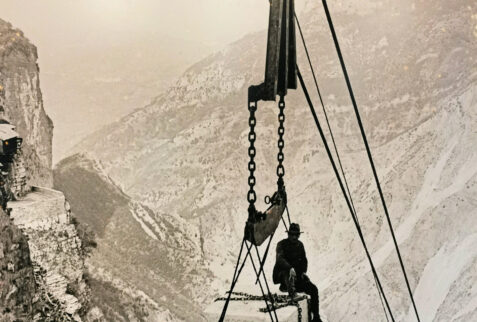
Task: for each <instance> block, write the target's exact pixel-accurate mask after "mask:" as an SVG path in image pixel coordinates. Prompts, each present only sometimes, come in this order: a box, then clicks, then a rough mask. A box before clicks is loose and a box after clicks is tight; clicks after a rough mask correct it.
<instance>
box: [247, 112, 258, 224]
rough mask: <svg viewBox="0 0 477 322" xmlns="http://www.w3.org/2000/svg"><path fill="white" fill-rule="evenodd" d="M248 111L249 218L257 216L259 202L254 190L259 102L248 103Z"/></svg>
mask: <svg viewBox="0 0 477 322" xmlns="http://www.w3.org/2000/svg"><path fill="white" fill-rule="evenodd" d="M248 110H249V112H250V117H249V118H248V125H249V127H250V131H249V133H248V142H249V143H250V146H249V148H248V156H249V158H250V161H249V162H248V170H249V171H250V174H249V176H248V186H249V190H248V193H247V201H248V203H249V216H252V215H255V201H256V200H257V195H256V193H255V190H254V186H255V175H254V172H255V170H256V165H255V156H256V150H255V139H256V134H255V125H256V124H257V120H256V118H255V112H256V111H257V102H248Z"/></svg>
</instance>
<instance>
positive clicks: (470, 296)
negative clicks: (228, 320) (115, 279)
mask: <svg viewBox="0 0 477 322" xmlns="http://www.w3.org/2000/svg"><path fill="white" fill-rule="evenodd" d="M318 3H319V2H318V1H310V2H309V4H308V6H307V9H306V10H305V12H303V13H302V14H301V15H300V16H299V17H300V19H301V23H302V27H303V29H304V33H305V37H306V39H307V40H308V46H309V50H310V52H311V54H312V57H314V64H315V66H316V70H317V73H318V80H319V82H320V84H321V90H322V93H323V94H324V100H325V104H326V106H327V108H328V111H329V116H330V119H331V126H332V127H333V129H334V135H335V137H336V139H337V141H338V142H337V143H338V148H339V149H340V152H341V156H342V159H343V163H344V167H345V169H346V173H347V177H348V180H349V182H350V185H351V187H350V188H351V192H352V194H353V198H354V200H355V204H356V207H357V211H358V216H359V218H360V222H361V224H362V226H363V227H364V228H363V230H364V234H365V238H366V239H367V241H368V243H369V245H370V247H371V249H372V253H373V257H375V260H376V263H377V267H378V271H379V273H380V275H381V276H382V281H383V283H384V289H385V291H386V292H389V294H391V295H390V302H391V307H392V308H393V309H394V310H395V317H396V318H397V320H399V321H412V320H413V315H412V310H411V308H410V302H409V299H408V295H407V290H406V289H405V284H404V281H403V278H402V275H401V272H400V269H399V265H398V262H397V258H396V256H395V254H394V253H393V249H392V243H391V241H390V236H389V230H388V228H387V223H386V220H385V219H383V211H382V208H381V205H380V201H379V200H378V198H377V196H378V195H377V192H376V189H375V186H374V182H373V180H372V174H371V172H370V168H369V165H368V161H367V158H366V155H365V154H364V152H363V145H362V141H361V139H360V136H359V129H358V127H357V125H356V121H355V119H354V114H353V111H352V107H351V104H350V103H349V98H348V96H347V92H346V87H345V84H344V81H343V78H342V76H341V72H340V67H339V64H338V61H337V59H336V55H335V51H334V48H333V43H332V42H331V38H330V36H329V31H328V27H327V26H326V22H325V20H324V19H323V12H322V9H321V8H319V7H317V5H316V4H318ZM330 6H331V7H330V10H331V11H332V14H333V13H336V15H335V16H334V17H335V25H336V28H337V32H338V36H339V38H340V44H341V46H342V50H343V52H344V55H345V57H344V58H345V61H346V62H347V67H348V71H349V72H350V77H351V81H352V84H353V88H354V91H355V93H356V95H357V101H358V105H359V106H360V108H361V113H362V115H361V116H362V118H363V122H364V126H365V128H366V130H367V133H368V138H369V140H370V142H371V145H372V150H373V154H374V158H375V162H376V164H377V169H378V174H379V177H380V179H381V182H382V185H383V189H384V191H385V196H386V198H387V201H388V207H389V210H390V213H391V215H392V221H393V223H394V226H395V230H396V232H397V237H398V240H399V242H400V244H401V251H402V253H403V255H404V262H405V263H406V265H407V271H408V275H409V277H410V283H411V287H412V288H413V290H414V292H415V294H416V301H417V304H418V307H419V308H420V310H422V312H423V313H422V316H425V318H426V320H428V321H431V320H435V321H449V320H456V321H471V320H474V319H476V318H477V307H476V305H475V303H476V299H477V291H476V289H475V288H470V287H469V285H474V284H475V283H476V281H477V275H476V272H475V264H476V260H477V259H476V258H477V254H476V253H475V248H472V247H471V245H473V244H474V243H475V238H476V236H477V230H476V228H475V227H477V222H476V217H475V211H474V208H475V202H474V198H473V197H472V196H473V195H474V194H475V187H476V185H475V183H476V178H477V169H476V168H475V166H474V165H475V164H477V162H476V157H477V155H476V153H475V149H474V147H475V145H476V144H477V137H476V135H475V130H474V129H475V127H476V122H477V115H476V113H475V110H476V108H475V107H476V105H477V103H476V102H477V98H476V97H477V96H476V95H477V93H476V82H477V61H476V60H475V57H473V53H475V52H476V51H477V47H476V44H477V42H476V39H477V34H476V32H475V27H476V24H477V20H476V18H475V16H476V12H477V8H476V7H475V5H473V4H469V2H468V1H464V0H459V1H452V2H451V1H437V2H435V3H433V5H432V6H431V5H429V4H428V3H426V2H423V1H414V0H407V1H400V2H399V3H396V2H392V1H370V2H367V3H366V4H363V3H362V2H354V1H353V2H344V1H343V2H336V4H334V5H330ZM335 9H336V10H335ZM265 36H266V34H265V33H256V34H253V35H249V36H247V37H245V38H243V39H241V40H239V41H237V42H235V43H233V44H231V45H230V46H228V47H227V48H226V49H224V50H223V51H222V52H220V53H217V54H215V55H213V56H211V57H209V58H208V59H206V60H204V61H202V62H199V63H198V64H196V65H194V66H192V67H191V68H190V69H189V70H188V71H187V72H186V73H185V74H184V76H183V77H182V78H181V79H180V80H179V81H178V82H177V84H176V85H175V86H173V87H171V88H170V89H169V90H168V91H167V92H166V93H164V94H163V95H161V96H159V97H158V98H157V99H156V100H155V101H154V102H153V103H152V104H151V105H149V106H146V107H145V108H143V109H140V110H138V111H136V112H135V113H133V114H131V115H129V116H128V117H125V118H123V119H122V120H121V121H120V122H117V123H115V124H113V125H111V126H109V127H107V128H105V129H103V130H102V131H100V132H98V133H96V134H95V135H93V136H91V137H90V138H89V139H88V140H85V142H83V144H82V145H81V146H79V147H78V149H79V150H82V151H90V152H92V153H93V155H94V156H95V157H96V158H98V159H100V160H101V162H102V164H103V166H104V169H105V171H106V173H107V174H108V175H109V176H110V177H111V178H112V180H114V181H115V182H117V183H118V184H119V185H120V186H121V188H122V190H123V191H124V192H125V193H127V194H128V195H130V196H131V197H132V198H134V199H135V200H140V201H141V202H142V203H143V204H144V205H147V206H148V207H149V208H151V209H152V210H153V211H154V212H156V213H159V214H160V213H162V212H164V211H165V210H167V214H169V215H171V216H172V217H174V218H176V220H178V221H183V222H186V223H187V226H191V227H194V228H196V229H197V230H198V232H199V236H198V241H199V245H200V247H201V248H200V249H201V251H202V258H201V259H202V260H203V264H201V265H204V266H206V267H210V269H211V270H212V272H213V274H214V275H215V277H216V279H215V281H216V283H215V284H210V285H208V286H207V288H206V290H203V292H204V293H214V292H216V294H219V292H223V291H224V290H225V289H226V287H227V285H228V283H227V282H228V281H227V279H228V278H230V276H232V268H233V265H234V263H233V260H234V259H235V256H236V255H237V252H238V245H239V241H240V239H241V238H242V232H243V224H244V221H245V220H246V216H247V214H246V209H247V205H246V198H245V197H246V191H247V185H246V182H247V181H246V176H247V175H248V173H247V171H246V170H247V167H246V164H247V155H246V151H247V150H246V148H247V145H248V142H247V131H248V128H247V121H246V120H247V118H248V113H247V110H246V97H247V96H246V90H247V86H248V85H250V84H258V83H260V82H261V81H262V79H263V67H264V60H263V59H264V57H265V52H264V49H265V48H264V44H265ZM299 48H301V47H299ZM300 52H301V54H300V56H299V65H300V67H301V70H302V72H303V73H304V74H305V78H306V81H307V84H309V85H308V87H309V89H310V90H311V88H313V87H312V86H311V84H312V83H311V81H310V80H311V76H310V74H309V72H308V71H307V67H306V61H305V60H304V56H303V51H302V50H300ZM312 95H314V96H315V94H314V92H313V94H312ZM302 96H303V95H302V93H301V91H300V90H297V91H296V92H292V93H290V94H289V95H288V97H287V108H286V110H285V112H286V115H287V119H286V128H287V130H286V134H285V140H286V148H285V166H286V169H287V172H286V177H285V180H286V185H287V191H288V196H289V208H290V210H291V211H292V216H293V218H295V220H297V221H298V222H300V223H301V224H302V225H303V226H304V230H306V233H305V234H304V235H303V237H302V238H303V240H304V243H305V245H306V247H307V252H308V255H309V257H310V258H311V260H310V275H311V277H312V279H313V280H315V281H316V282H317V284H318V286H319V287H320V291H321V298H322V306H323V309H324V312H325V313H326V315H327V316H328V318H329V319H330V320H336V321H350V320H351V321H382V320H383V318H384V315H383V312H382V309H381V304H380V302H379V298H378V297H377V293H376V290H375V286H374V282H373V280H372V278H371V276H372V275H371V274H370V273H369V267H368V264H367V263H366V261H364V256H363V251H362V249H361V245H360V243H359V241H358V239H357V236H356V232H355V230H354V227H353V226H352V223H351V219H350V216H349V213H348V212H347V209H346V205H345V204H344V202H343V198H342V196H341V194H340V191H339V188H338V186H337V185H336V180H335V178H334V176H333V174H332V171H331V167H330V166H329V162H328V160H327V156H326V155H325V154H324V153H323V150H324V149H323V146H322V145H321V143H320V142H319V139H318V138H317V132H316V128H315V125H314V124H313V122H312V119H311V117H310V115H309V112H308V110H307V107H306V105H305V103H304V100H303V98H302ZM316 102H318V101H317V100H316ZM316 105H317V106H318V103H317V104H316ZM276 115H277V109H276V107H275V104H269V103H267V104H264V103H260V104H259V109H258V112H257V120H258V125H257V128H256V130H257V137H258V139H257V146H258V147H257V158H256V159H257V182H258V184H257V191H258V196H259V200H261V198H262V197H260V196H265V195H266V194H270V193H272V192H273V191H274V189H275V182H276V178H275V167H276V157H275V156H276V152H277V151H276V148H275V147H276V134H275V133H276V127H277V121H276ZM320 117H321V118H322V115H321V114H320ZM264 206H265V205H260V207H264ZM117 225H118V226H119V223H118V224H117ZM185 226H186V225H185ZM142 228H143V230H144V231H146V229H145V228H144V227H142ZM125 233H127V232H125ZM129 233H130V232H129ZM178 233H179V234H182V235H187V234H188V233H187V232H186V231H179V232H178ZM282 237H284V233H283V231H282V230H280V231H278V232H277V237H276V239H280V238H282ZM115 238H117V239H118V240H119V239H120V238H124V235H121V236H117V237H115ZM273 247H274V244H272V249H273ZM272 265H273V260H269V262H268V263H267V265H266V266H265V270H266V272H268V273H269V272H270V271H271V269H272ZM196 276H197V278H200V275H199V274H197V275H196ZM245 276H247V274H245ZM249 276H252V274H249ZM123 278H126V277H124V275H123ZM244 279H245V280H246V279H247V278H246V277H245V278H244ZM436 281H439V286H436ZM250 285H253V281H248V284H247V283H244V284H243V285H242V286H243V288H242V289H243V290H248V291H253V290H254V289H253V288H252V289H250ZM209 300H211V299H209ZM171 301H173V300H171Z"/></svg>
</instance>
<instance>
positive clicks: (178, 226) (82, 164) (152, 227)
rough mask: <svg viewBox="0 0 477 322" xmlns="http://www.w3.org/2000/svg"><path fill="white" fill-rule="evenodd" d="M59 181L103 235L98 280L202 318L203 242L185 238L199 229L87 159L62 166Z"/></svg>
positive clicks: (95, 265) (183, 315) (182, 315)
mask: <svg viewBox="0 0 477 322" xmlns="http://www.w3.org/2000/svg"><path fill="white" fill-rule="evenodd" d="M54 181H55V187H57V188H58V189H61V190H62V191H64V193H65V196H66V197H67V199H68V200H69V202H70V203H71V208H72V210H73V212H74V214H75V216H76V217H77V218H78V220H79V221H80V222H83V223H86V224H88V225H89V226H90V227H91V228H92V229H93V230H94V231H95V233H96V234H97V236H98V239H97V243H98V248H97V249H96V250H95V251H94V253H93V255H92V257H91V259H90V260H89V264H90V266H91V268H92V270H93V271H94V272H99V273H97V274H99V276H96V278H101V277H102V276H101V275H102V274H105V276H106V277H109V276H113V277H114V278H119V279H120V280H122V281H126V283H125V284H126V285H130V286H129V287H131V288H132V289H133V290H141V291H142V292H144V293H145V294H147V296H148V297H149V298H150V299H151V300H152V301H153V302H156V305H157V306H158V307H160V308H161V309H163V310H165V309H169V310H170V311H171V312H172V313H173V315H174V316H176V317H177V318H179V319H181V320H183V319H190V320H194V321H200V320H201V319H202V318H201V316H200V310H199V309H198V307H197V304H196V302H197V301H198V299H200V298H201V297H202V296H204V295H203V294H202V293H203V292H200V293H199V294H198V293H197V292H198V286H199V285H202V283H204V279H205V280H207V277H206V276H207V275H208V273H207V271H206V270H205V269H204V265H203V264H201V260H200V249H198V248H199V246H198V245H197V243H196V240H197V238H194V237H193V236H194V235H193V234H192V233H190V235H188V234H184V232H191V231H193V229H188V228H187V227H185V228H184V227H183V225H184V224H183V223H181V222H178V221H177V220H176V219H175V218H173V217H171V216H170V215H168V214H166V213H164V214H158V213H155V212H153V211H152V210H150V209H149V208H148V207H146V206H143V205H142V204H141V203H139V202H136V201H134V200H132V199H131V198H130V197H129V196H127V195H126V194H125V193H124V192H122V191H121V189H119V188H118V187H117V186H116V185H115V184H114V183H113V182H112V181H111V180H110V179H109V178H108V177H107V176H106V175H105V174H104V171H103V170H102V169H101V167H100V165H99V164H98V163H95V162H93V161H91V160H89V159H87V158H86V157H84V156H82V155H75V156H72V157H70V158H68V159H65V160H63V161H62V162H60V163H59V164H58V166H57V168H56V169H55V171H54ZM101 272H103V273H101ZM178 290H181V291H180V292H178Z"/></svg>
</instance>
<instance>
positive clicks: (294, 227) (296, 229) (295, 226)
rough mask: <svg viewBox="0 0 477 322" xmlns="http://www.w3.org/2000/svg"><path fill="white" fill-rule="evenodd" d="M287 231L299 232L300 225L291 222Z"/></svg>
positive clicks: (291, 232) (290, 232)
mask: <svg viewBox="0 0 477 322" xmlns="http://www.w3.org/2000/svg"><path fill="white" fill-rule="evenodd" d="M287 233H289V234H301V233H302V231H300V225H298V224H296V223H291V224H290V227H289V228H288V231H287Z"/></svg>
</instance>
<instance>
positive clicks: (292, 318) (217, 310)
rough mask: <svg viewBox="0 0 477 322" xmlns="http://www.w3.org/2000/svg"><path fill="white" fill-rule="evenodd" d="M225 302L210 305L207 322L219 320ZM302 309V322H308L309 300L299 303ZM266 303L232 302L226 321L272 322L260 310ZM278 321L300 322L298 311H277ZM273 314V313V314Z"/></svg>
mask: <svg viewBox="0 0 477 322" xmlns="http://www.w3.org/2000/svg"><path fill="white" fill-rule="evenodd" d="M224 303H225V302H224V301H217V302H214V303H212V304H211V305H209V306H208V307H207V308H206V310H205V315H206V317H207V321H210V322H216V321H218V320H219V318H220V315H221V313H222V308H223V307H224ZM298 304H299V305H300V307H301V309H302V313H301V314H302V319H301V321H302V322H308V305H307V300H306V299H303V300H301V301H299V302H298ZM265 307H266V305H265V302H264V301H230V302H229V306H228V308H227V314H226V316H225V320H224V321H227V322H259V321H260V322H261V321H270V315H269V314H268V313H267V312H260V311H259V309H261V308H265ZM276 313H277V317H278V321H284V322H296V321H298V309H297V307H296V306H287V307H283V308H279V309H277V310H276ZM272 314H273V313H272Z"/></svg>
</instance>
